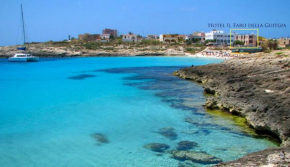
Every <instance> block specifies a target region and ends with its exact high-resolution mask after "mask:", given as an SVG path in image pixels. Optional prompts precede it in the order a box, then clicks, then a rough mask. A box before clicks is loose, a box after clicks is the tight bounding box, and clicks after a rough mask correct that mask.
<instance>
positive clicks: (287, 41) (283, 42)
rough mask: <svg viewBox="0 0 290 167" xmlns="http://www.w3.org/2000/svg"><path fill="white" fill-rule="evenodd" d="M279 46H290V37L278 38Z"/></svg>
mask: <svg viewBox="0 0 290 167" xmlns="http://www.w3.org/2000/svg"><path fill="white" fill-rule="evenodd" d="M278 43H279V44H278V47H279V48H285V47H288V46H290V38H283V37H282V38H280V39H278Z"/></svg>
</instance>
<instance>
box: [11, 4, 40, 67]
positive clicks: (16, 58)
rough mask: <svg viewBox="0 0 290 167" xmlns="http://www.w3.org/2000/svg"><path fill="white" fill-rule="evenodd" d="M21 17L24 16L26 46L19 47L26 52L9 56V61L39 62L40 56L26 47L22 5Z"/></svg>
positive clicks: (24, 36)
mask: <svg viewBox="0 0 290 167" xmlns="http://www.w3.org/2000/svg"><path fill="white" fill-rule="evenodd" d="M21 16H22V17H21V18H22V28H23V45H24V47H18V48H17V49H18V50H23V51H24V52H25V53H16V54H15V55H14V56H12V57H9V58H8V61H10V62H37V61H39V57H36V56H32V55H31V54H28V53H27V49H26V47H25V44H26V42H25V41H26V35H25V26H24V16H23V8H22V5H21Z"/></svg>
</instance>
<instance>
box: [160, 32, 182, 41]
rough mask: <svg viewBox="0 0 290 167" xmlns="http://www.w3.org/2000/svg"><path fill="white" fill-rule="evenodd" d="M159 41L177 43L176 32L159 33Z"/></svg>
mask: <svg viewBox="0 0 290 167" xmlns="http://www.w3.org/2000/svg"><path fill="white" fill-rule="evenodd" d="M159 40H160V42H164V43H177V42H178V34H161V35H160V36H159Z"/></svg>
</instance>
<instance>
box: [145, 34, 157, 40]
mask: <svg viewBox="0 0 290 167" xmlns="http://www.w3.org/2000/svg"><path fill="white" fill-rule="evenodd" d="M146 39H149V40H153V39H159V36H158V35H147V38H146Z"/></svg>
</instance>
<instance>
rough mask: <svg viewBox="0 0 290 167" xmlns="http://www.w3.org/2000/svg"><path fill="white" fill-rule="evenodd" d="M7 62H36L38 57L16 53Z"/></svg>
mask: <svg viewBox="0 0 290 167" xmlns="http://www.w3.org/2000/svg"><path fill="white" fill-rule="evenodd" d="M8 61H10V62H37V61H39V57H36V56H31V55H30V54H26V53H16V54H15V55H14V56H13V57H9V58H8Z"/></svg>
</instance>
